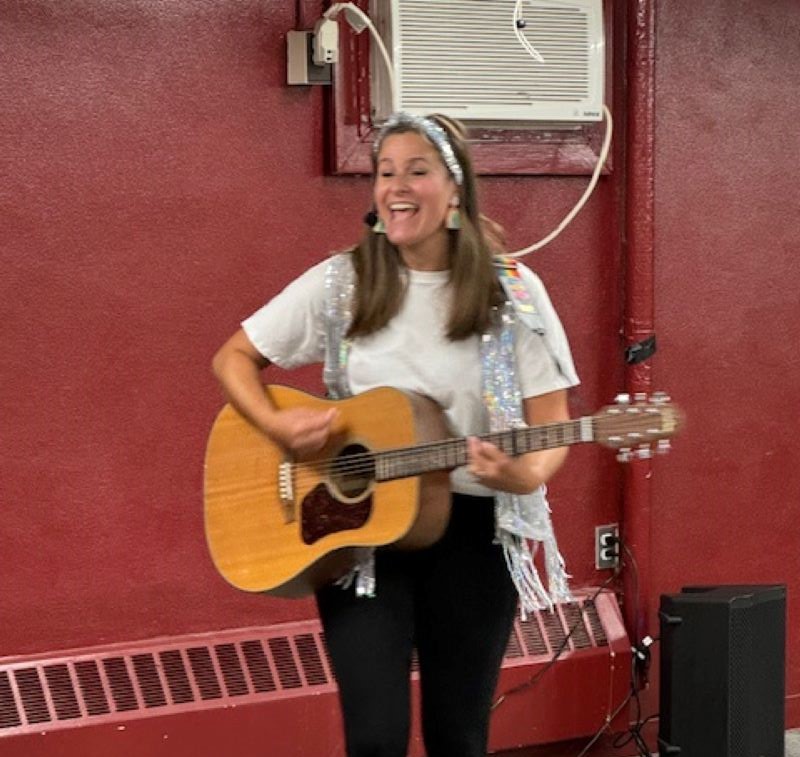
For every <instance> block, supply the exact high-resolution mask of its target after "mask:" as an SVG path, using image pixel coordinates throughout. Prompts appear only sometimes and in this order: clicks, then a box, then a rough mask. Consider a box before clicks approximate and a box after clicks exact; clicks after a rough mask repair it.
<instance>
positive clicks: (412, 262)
mask: <svg viewBox="0 0 800 757" xmlns="http://www.w3.org/2000/svg"><path fill="white" fill-rule="evenodd" d="M373 168H374V173H375V177H374V186H373V201H374V204H375V215H376V218H377V221H376V222H375V223H374V225H373V226H371V227H370V228H368V229H367V230H366V231H365V234H364V237H363V239H362V240H361V242H360V243H359V244H358V245H356V246H355V247H353V248H352V249H350V250H348V251H346V252H344V253H340V254H338V255H334V256H332V257H331V258H330V260H328V261H325V262H323V263H321V264H318V265H317V266H314V267H313V268H311V269H310V270H309V271H307V272H306V273H305V274H303V275H302V276H300V277H299V278H298V279H297V280H296V281H294V282H293V283H292V284H290V285H289V286H288V287H287V288H286V289H285V290H284V291H283V292H282V293H280V294H279V295H278V296H277V297H275V298H274V299H273V300H271V301H270V302H268V303H267V304H266V305H265V306H264V307H263V308H261V309H260V310H259V311H257V312H256V313H255V314H253V315H252V316H251V317H249V318H247V319H246V320H245V321H244V322H243V323H242V328H241V329H240V330H239V331H237V332H236V333H235V334H234V335H233V336H232V337H231V338H230V339H229V340H228V342H226V344H225V345H223V347H222V348H221V349H220V350H219V352H218V353H217V355H216V357H215V359H214V369H215V372H216V374H217V376H218V378H219V380H220V382H221V383H222V385H223V387H224V389H225V390H226V392H227V394H228V396H229V398H230V401H231V404H232V405H233V407H234V408H235V409H236V410H238V412H239V413H240V414H241V415H242V416H244V417H245V418H246V419H247V420H249V421H250V423H252V424H253V425H254V426H255V427H256V429H258V430H259V431H260V432H262V433H263V434H265V435H266V436H267V437H269V438H270V439H272V440H273V441H274V442H277V443H278V444H279V445H280V446H281V447H283V448H284V449H285V450H286V452H287V454H288V455H289V456H290V457H295V458H302V459H303V460H309V459H311V460H316V461H319V462H320V464H321V462H322V461H323V460H327V459H330V458H333V457H335V456H336V455H337V454H339V453H340V452H341V451H342V450H346V449H347V444H351V443H355V442H357V441H358V440H357V439H355V438H353V439H350V438H349V437H348V433H349V432H348V422H347V420H346V419H344V418H342V417H341V415H340V414H339V411H338V410H337V409H331V408H330V407H328V406H325V407H324V408H323V407H320V406H319V405H316V406H313V407H303V406H292V407H282V406H281V407H280V408H279V407H278V406H276V405H273V404H271V402H270V399H269V397H270V392H267V393H266V394H265V392H264V388H263V386H262V383H261V378H260V373H261V369H262V368H264V367H266V366H267V365H269V364H271V363H277V364H278V365H279V366H281V367H283V368H294V367H298V366H302V365H306V364H309V363H314V362H324V377H325V381H326V384H327V385H328V389H329V393H330V394H331V396H332V397H345V396H347V395H351V394H353V395H361V394H363V393H364V392H367V391H368V390H371V389H376V388H378V387H386V386H389V387H393V388H395V389H400V390H402V391H403V392H406V393H413V394H417V395H424V396H425V397H426V398H428V399H427V402H430V400H433V401H434V403H436V405H438V406H439V410H440V411H441V415H442V416H443V418H444V419H445V421H446V424H447V426H448V429H447V433H449V434H451V435H454V436H460V437H470V438H469V442H468V455H467V458H468V459H467V465H466V466H464V465H461V462H463V460H460V461H455V460H454V461H453V463H452V465H451V466H446V465H445V466H444V467H445V468H448V467H449V468H452V469H453V470H451V471H450V474H449V477H448V475H447V474H444V476H443V477H440V478H439V479H438V484H437V486H439V487H440V489H439V491H441V487H445V501H446V502H448V503H449V510H450V520H449V523H448V524H447V525H446V527H444V526H443V530H444V535H443V536H441V538H439V539H438V541H435V543H433V544H432V545H430V542H428V544H429V545H428V546H426V547H424V548H421V549H417V550H416V551H403V550H401V549H399V548H396V547H393V546H392V545H385V546H376V547H375V548H367V549H364V550H362V553H361V559H360V560H359V561H358V564H357V565H356V566H355V568H354V569H353V571H352V572H351V573H350V574H348V575H346V576H345V577H344V579H343V580H340V581H339V582H337V584H335V585H327V586H324V587H323V588H322V589H320V590H318V592H317V604H318V607H319V611H320V616H321V619H322V622H323V625H324V628H325V636H326V641H327V644H328V648H329V651H330V655H331V659H332V661H333V666H334V669H335V673H336V678H337V682H338V684H339V692H340V697H341V704H342V712H343V715H344V726H345V734H346V740H347V751H348V755H349V757H365V756H366V755H375V754H380V755H397V756H398V757H399V756H400V755H405V754H406V749H407V743H408V736H409V722H410V719H409V676H410V664H411V655H412V650H413V649H414V648H416V650H417V653H418V659H419V666H420V681H421V686H422V693H423V696H422V703H423V704H422V709H423V711H422V723H423V733H424V739H425V746H426V750H427V753H428V754H430V755H437V757H479V756H480V757H483V755H485V754H486V742H487V735H488V722H489V708H490V703H491V697H492V694H493V692H494V687H495V683H496V681H497V676H498V673H499V668H500V663H501V661H502V656H503V652H504V650H505V648H506V644H507V641H508V635H509V631H510V629H511V626H512V623H513V617H514V612H515V608H516V606H517V602H518V600H521V604H522V606H523V608H524V609H525V610H533V609H536V608H540V607H544V606H549V605H550V603H551V602H552V601H555V600H559V599H565V598H566V597H567V596H568V590H567V587H566V576H565V573H564V566H563V561H562V560H561V556H560V555H559V553H558V549H557V546H556V543H555V538H554V536H553V533H552V527H551V525H550V519H549V514H548V508H547V503H546V501H545V499H544V490H543V485H544V483H545V482H546V481H548V480H549V479H550V478H551V476H552V475H553V474H554V473H555V472H556V470H558V468H559V467H560V466H561V464H562V463H563V461H564V459H565V457H566V448H565V447H560V448H553V449H544V450H540V451H538V452H532V453H528V454H522V453H519V454H514V453H513V451H511V452H510V451H509V450H501V449H499V448H498V447H496V446H495V445H493V444H491V443H489V442H488V441H486V440H480V439H478V437H479V436H480V435H485V434H487V432H490V431H492V432H493V431H498V430H500V429H503V428H508V427H510V426H518V425H522V424H523V423H527V424H531V425H532V424H542V423H551V422H556V421H564V420H567V419H568V417H569V416H568V411H567V402H566V390H567V389H568V388H569V387H570V386H573V385H575V384H576V383H577V382H578V379H577V376H576V375H575V370H574V367H573V365H572V359H571V356H570V352H569V346H568V343H567V340H566V336H565V335H564V331H563V329H562V327H561V324H560V322H559V319H558V316H557V315H556V313H555V311H554V309H553V307H552V305H551V303H550V300H549V298H548V296H547V293H546V292H545V290H544V287H543V285H542V283H541V281H539V279H538V278H537V277H536V276H535V275H534V274H533V273H532V272H531V271H529V270H528V269H527V268H525V267H524V266H522V265H517V264H516V263H514V262H513V261H510V260H508V259H503V260H502V262H501V263H500V264H499V265H498V261H497V260H496V259H495V257H494V253H495V252H496V250H497V247H498V246H499V245H500V243H501V239H502V230H501V229H499V228H498V227H497V226H496V225H494V224H492V223H491V222H490V221H488V220H487V219H485V218H483V217H482V216H481V215H480V213H479V210H478V199H477V192H476V185H475V174H474V171H473V169H472V164H471V161H470V158H469V153H468V149H467V142H466V135H465V132H464V130H463V128H462V127H461V126H460V125H459V124H458V123H456V122H454V121H452V120H450V119H447V118H444V117H442V116H431V117H428V118H420V117H418V116H410V115H408V114H403V113H400V114H395V115H394V116H392V117H391V118H390V119H389V120H388V121H387V123H386V125H385V126H384V128H383V129H382V131H381V133H380V135H379V137H378V139H377V140H376V144H375V150H374V154H373ZM498 269H499V270H500V271H501V273H502V276H503V277H504V280H506V281H507V279H508V278H509V277H511V278H513V279H514V282H515V283H514V286H515V287H516V291H517V292H519V291H520V290H522V291H523V294H524V296H520V298H519V299H520V302H522V301H524V306H523V304H520V303H519V302H515V301H514V297H513V296H511V297H510V299H509V298H507V297H506V295H505V291H506V289H504V286H503V285H501V283H500V278H499V275H498ZM512 291H513V290H512ZM438 412H439V411H438V410H437V413H438ZM389 422H391V419H390V421H389ZM457 466H458V467H457ZM440 467H441V466H440ZM426 475H430V474H426ZM422 479H423V480H424V479H425V476H423V477H422ZM289 483H291V482H289ZM373 483H375V484H376V485H381V479H380V478H379V476H378V475H377V474H376V475H375V482H373ZM448 484H449V490H450V492H449V493H448V492H447V488H446V487H447V486H448ZM291 488H292V487H291V486H288V487H287V491H289V490H291ZM367 488H368V487H367ZM314 498H315V501H316V500H324V501H325V502H324V503H325V509H326V512H327V513H328V516H326V517H328V520H329V521H330V520H336V519H337V518H338V515H339V513H338V512H337V510H336V508H337V507H340V508H342V509H344V508H346V507H347V506H348V503H347V502H344V501H337V500H336V496H335V486H331V485H328V484H320V486H319V487H317V489H315V490H314ZM414 506H415V507H416V508H423V513H424V512H425V511H424V506H425V503H424V501H421V502H417V503H414ZM282 507H285V508H287V512H289V516H290V519H295V520H300V521H302V522H303V524H304V526H305V525H306V520H307V518H308V517H309V515H308V513H307V512H306V510H305V509H303V508H304V503H303V502H301V503H299V504H297V503H294V502H293V501H292V497H291V496H290V495H287V496H286V498H285V500H284V502H283V504H282ZM375 507H376V508H377V507H378V505H377V497H376V505H375ZM293 508H296V509H297V512H295V511H294V510H293ZM418 511H419V510H417V512H418ZM378 516H379V513H377V512H372V513H371V514H370V515H369V517H370V518H372V519H376V518H378ZM423 520H424V517H422V516H418V523H419V522H421V521H423ZM348 530H352V531H353V536H352V541H350V542H349V544H352V545H357V544H363V542H359V541H358V538H357V535H356V534H355V527H353V526H352V525H346V524H345V525H342V526H341V527H339V528H338V530H337V533H336V534H335V538H337V539H339V540H340V541H338V542H337V544H340V543H345V542H347V538H344V540H343V535H342V532H345V536H346V532H348ZM332 536H333V535H332ZM325 538H328V537H326V536H323V537H321V540H322V539H325ZM348 538H349V537H348ZM342 540H343V541H342ZM400 542H402V539H401V540H400ZM529 542H532V543H535V544H542V545H543V547H544V548H543V549H542V553H543V554H544V555H545V558H546V559H545V567H546V569H547V571H548V579H549V580H548V582H547V585H548V588H547V589H546V588H545V581H543V580H541V579H540V578H539V575H538V572H537V569H536V568H535V567H534V562H533V556H532V553H531V551H530V548H529V546H528V544H529ZM465 659H469V661H470V664H469V665H465V664H464V660H465Z"/></svg>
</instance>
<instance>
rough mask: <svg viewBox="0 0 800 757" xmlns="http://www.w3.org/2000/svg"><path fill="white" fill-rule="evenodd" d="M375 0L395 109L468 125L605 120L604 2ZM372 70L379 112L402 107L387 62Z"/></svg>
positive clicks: (376, 112)
mask: <svg viewBox="0 0 800 757" xmlns="http://www.w3.org/2000/svg"><path fill="white" fill-rule="evenodd" d="M514 9H515V0H373V3H372V8H371V15H372V17H373V19H375V22H376V26H377V28H378V29H379V30H380V32H381V36H382V37H383V39H384V40H385V41H386V44H387V46H388V47H389V49H390V50H391V51H392V59H393V63H394V72H395V78H396V86H397V93H396V108H397V109H399V110H404V111H407V112H409V113H415V114H418V115H424V114H427V113H433V112H436V113H444V114H446V115H449V116H452V117H455V118H458V119H460V120H462V121H480V122H494V121H500V122H531V121H546V122H586V121H599V120H601V119H602V106H603V99H604V97H603V94H604V86H605V85H604V68H605V39H604V33H603V2H602V0H526V2H523V4H522V18H523V19H524V21H525V26H524V27H523V28H522V29H521V32H522V34H524V36H525V38H526V39H527V40H528V42H530V44H531V45H532V46H533V47H534V48H535V49H536V51H537V52H539V54H540V55H541V56H542V58H543V59H544V62H543V63H540V62H537V61H536V60H534V58H533V57H532V56H531V55H530V54H529V53H528V52H527V51H526V50H525V49H524V47H523V46H522V45H521V44H520V41H519V40H518V39H517V37H516V34H515V32H514ZM371 66H372V72H373V77H372V82H373V83H372V102H373V110H374V113H373V116H374V118H375V120H376V121H380V120H383V119H384V118H386V117H387V116H388V114H389V113H390V112H391V111H392V110H393V107H392V102H391V97H390V95H389V87H388V83H387V82H388V79H387V77H386V75H385V68H384V67H385V64H384V62H383V61H382V60H381V58H380V56H378V55H377V54H375V52H374V50H373V57H372V61H371Z"/></svg>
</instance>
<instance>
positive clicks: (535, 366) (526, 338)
mask: <svg viewBox="0 0 800 757" xmlns="http://www.w3.org/2000/svg"><path fill="white" fill-rule="evenodd" d="M518 265H519V269H518V270H519V273H520V276H521V277H522V279H523V280H524V282H525V286H526V288H527V289H528V291H529V292H530V294H531V296H532V297H533V301H534V305H535V307H536V309H537V310H538V312H539V315H540V316H541V318H542V321H543V324H544V330H545V333H544V334H539V333H537V332H535V331H533V330H532V329H530V328H529V327H528V326H526V325H524V324H522V323H520V322H519V321H517V323H516V326H515V329H516V331H515V334H514V337H515V349H516V355H517V370H518V371H519V384H520V390H521V391H522V396H523V397H536V396H538V395H540V394H547V393H548V392H554V391H556V390H557V389H568V388H569V387H572V386H577V385H578V384H579V383H580V379H579V378H578V374H577V372H576V371H575V364H574V362H573V360H572V353H571V351H570V348H569V341H568V340H567V335H566V333H565V331H564V327H563V326H562V325H561V320H560V319H559V317H558V314H557V313H556V311H555V308H554V307H553V303H552V302H551V301H550V297H549V296H548V294H547V290H546V289H545V287H544V284H543V283H542V280H541V279H540V278H539V277H538V276H537V275H536V274H535V273H534V272H533V271H531V270H530V268H528V267H527V266H524V265H522V264H518Z"/></svg>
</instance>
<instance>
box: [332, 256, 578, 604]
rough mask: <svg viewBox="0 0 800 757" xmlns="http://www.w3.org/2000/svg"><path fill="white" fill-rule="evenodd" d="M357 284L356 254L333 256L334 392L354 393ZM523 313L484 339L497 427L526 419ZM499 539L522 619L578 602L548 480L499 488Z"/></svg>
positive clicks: (360, 584)
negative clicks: (518, 349)
mask: <svg viewBox="0 0 800 757" xmlns="http://www.w3.org/2000/svg"><path fill="white" fill-rule="evenodd" d="M354 288H355V279H354V272H353V267H352V264H351V262H350V260H349V256H348V255H347V254H340V255H335V256H333V257H332V258H331V260H330V262H329V263H328V267H327V270H326V274H325V293H326V303H325V316H326V317H325V320H326V325H325V330H324V334H323V339H324V342H325V343H324V349H325V366H324V372H323V377H324V380H325V385H326V386H327V388H328V392H329V394H330V395H331V396H332V397H334V398H341V397H347V396H349V395H350V389H349V386H348V383H347V359H348V355H349V351H350V342H349V340H348V339H347V336H346V334H347V329H348V327H349V324H350V321H351V317H352V312H351V303H352V301H353V291H354ZM516 317H517V314H516V309H515V306H514V300H513V299H511V300H510V301H508V302H506V303H505V305H504V306H502V307H500V308H498V312H497V313H496V317H495V318H494V319H493V325H492V327H491V328H490V329H488V330H487V331H486V333H484V334H483V335H482V337H481V340H480V357H481V365H482V382H483V387H482V390H483V398H484V402H485V404H486V408H487V411H488V414H489V422H490V430H491V431H493V432H494V431H502V430H505V429H509V428H514V427H519V426H524V425H525V420H524V415H523V406H522V395H521V392H520V388H519V381H518V378H517V370H516V357H515V354H514V335H513V329H514V323H515V321H516ZM495 538H496V540H497V542H499V543H500V544H501V545H502V548H503V553H504V555H505V559H506V564H507V566H508V571H509V574H510V576H511V579H512V581H513V582H514V585H515V587H516V589H517V592H518V593H519V597H520V611H521V614H522V617H523V618H524V617H526V616H527V613H529V612H533V611H535V610H540V609H550V608H552V606H553V603H555V602H566V601H570V600H571V595H570V591H569V585H568V580H567V579H568V575H567V573H566V570H565V565H564V560H563V558H562V557H561V554H560V553H559V550H558V544H557V542H556V538H555V533H554V531H553V524H552V521H551V519H550V508H549V505H548V503H547V498H546V488H545V487H544V486H541V487H540V488H539V489H537V490H536V491H534V492H533V493H531V494H526V495H518V494H510V493H508V492H496V493H495ZM540 546H541V547H542V548H543V551H544V560H543V562H544V568H545V571H546V574H547V587H545V585H544V582H543V581H542V579H541V577H540V575H539V571H538V569H537V567H536V564H535V562H534V558H535V556H536V553H537V551H538V549H539V547H540ZM359 558H360V559H359V564H358V566H357V567H356V568H355V569H354V571H353V572H352V573H351V574H349V575H348V576H346V577H345V579H343V581H342V582H341V583H342V585H343V586H345V587H348V586H350V585H351V584H352V583H353V582H354V583H355V591H356V594H357V595H359V596H374V594H375V589H376V585H375V568H374V552H373V550H370V549H363V550H362V551H361V554H360V555H359Z"/></svg>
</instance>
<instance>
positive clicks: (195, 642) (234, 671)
mask: <svg viewBox="0 0 800 757" xmlns="http://www.w3.org/2000/svg"><path fill="white" fill-rule="evenodd" d="M604 599H605V600H608V597H607V596H605V595H601V596H600V597H599V598H598V600H599V603H602V602H603V601H604ZM609 601H610V600H609ZM573 626H574V630H573V632H572V635H571V636H570V639H569V641H568V645H567V647H566V649H565V651H564V654H565V655H568V654H570V653H580V651H581V650H583V649H587V648H596V647H601V646H607V645H608V639H607V636H606V634H605V632H604V630H603V621H602V620H601V613H600V612H599V611H598V606H597V605H596V604H595V603H591V602H589V601H587V600H586V599H579V600H578V601H577V602H575V603H570V604H565V605H561V606H559V607H557V608H556V609H555V610H554V612H552V613H550V612H539V613H534V614H532V615H531V616H530V617H529V618H528V619H527V620H526V621H524V622H520V621H518V622H517V623H516V624H515V626H514V630H513V633H512V634H511V637H510V638H509V642H508V647H507V650H506V663H505V664H506V665H518V664H531V663H535V662H543V661H547V660H548V659H549V658H550V656H551V655H552V654H554V653H555V652H556V651H557V650H558V649H559V648H560V647H561V645H562V644H563V642H564V639H565V637H566V636H567V634H568V633H569V631H570V629H572V628H573ZM413 669H414V671H415V672H414V675H416V670H417V664H416V659H415V661H414V665H413ZM334 691H335V681H334V678H333V674H332V670H331V664H330V660H329V657H328V652H327V649H326V647H325V640H324V635H323V632H322V629H321V628H320V626H319V623H318V622H317V621H307V622H303V623H289V624H283V625H280V626H272V627H269V628H264V629H255V630H254V629H249V630H236V631H231V632H223V633H218V634H214V635H213V637H212V638H211V639H209V636H208V635H204V636H202V637H198V636H193V637H189V638H183V639H180V640H175V639H171V640H170V641H169V642H168V643H158V642H150V643H147V644H141V645H135V646H133V647H132V646H126V647H125V648H122V647H120V646H115V647H105V648H101V649H97V648H94V649H91V650H85V651H84V652H79V653H73V654H70V655H65V656H63V657H61V658H59V659H47V660H29V659H28V660H13V661H9V660H4V661H0V737H2V736H3V735H9V734H12V733H24V732H28V731H41V730H43V726H44V725H45V724H46V727H47V729H48V730H52V729H55V728H68V727H71V726H74V725H76V724H79V723H80V724H85V723H86V722H87V721H91V722H93V723H95V722H98V723H99V722H108V721H120V720H125V719H130V718H137V717H146V716H147V715H148V714H150V713H153V714H155V713H158V714H166V713H167V712H172V711H176V710H196V709H207V708H210V707H218V706H222V705H228V704H233V703H236V704H243V703H247V702H263V701H264V700H265V699H272V698H286V697H297V696H304V695H307V694H309V693H324V692H334Z"/></svg>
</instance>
